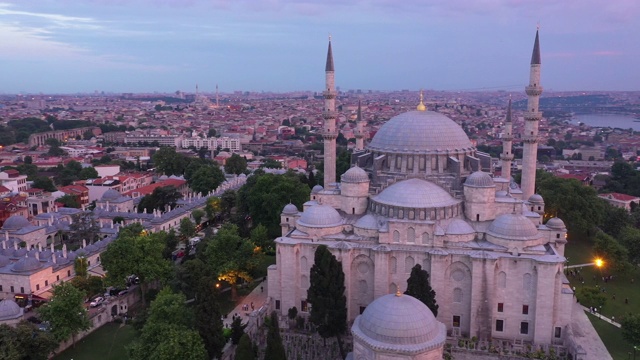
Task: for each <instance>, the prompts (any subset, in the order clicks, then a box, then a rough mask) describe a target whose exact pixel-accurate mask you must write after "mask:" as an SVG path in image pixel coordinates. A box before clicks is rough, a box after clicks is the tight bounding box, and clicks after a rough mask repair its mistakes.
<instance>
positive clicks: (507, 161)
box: [500, 97, 513, 180]
mask: <svg viewBox="0 0 640 360" xmlns="http://www.w3.org/2000/svg"><path fill="white" fill-rule="evenodd" d="M512 141H513V123H512V122H511V97H509V106H508V107H507V116H506V119H505V124H504V132H503V133H502V154H500V160H502V178H504V179H507V180H511V161H513V153H512V152H511V145H512Z"/></svg>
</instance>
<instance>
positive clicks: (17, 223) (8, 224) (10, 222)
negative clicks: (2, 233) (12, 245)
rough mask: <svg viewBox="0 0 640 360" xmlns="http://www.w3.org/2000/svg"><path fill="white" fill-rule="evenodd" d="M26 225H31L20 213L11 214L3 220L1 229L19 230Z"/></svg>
mask: <svg viewBox="0 0 640 360" xmlns="http://www.w3.org/2000/svg"><path fill="white" fill-rule="evenodd" d="M27 226H31V223H30V222H29V220H27V218H25V217H24V216H22V215H13V216H10V217H9V218H8V219H7V220H5V222H4V224H2V229H3V230H19V229H22V228H25V227H27Z"/></svg>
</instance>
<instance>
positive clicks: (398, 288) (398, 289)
mask: <svg viewBox="0 0 640 360" xmlns="http://www.w3.org/2000/svg"><path fill="white" fill-rule="evenodd" d="M396 289H397V290H396V296H402V293H401V292H400V285H397V286H396Z"/></svg>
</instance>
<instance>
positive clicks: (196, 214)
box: [191, 209, 205, 225]
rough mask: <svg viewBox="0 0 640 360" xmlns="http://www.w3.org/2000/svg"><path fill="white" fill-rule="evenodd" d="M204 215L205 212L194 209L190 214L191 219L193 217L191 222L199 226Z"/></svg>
mask: <svg viewBox="0 0 640 360" xmlns="http://www.w3.org/2000/svg"><path fill="white" fill-rule="evenodd" d="M204 215H205V212H204V211H203V210H201V209H195V210H193V211H192V212H191V217H193V220H194V221H195V222H196V225H200V223H201V222H202V218H203V217H204Z"/></svg>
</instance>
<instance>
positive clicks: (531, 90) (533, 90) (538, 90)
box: [524, 86, 543, 96]
mask: <svg viewBox="0 0 640 360" xmlns="http://www.w3.org/2000/svg"><path fill="white" fill-rule="evenodd" d="M542 90H543V89H542V86H525V88H524V92H525V93H526V94H527V95H534V96H540V94H542Z"/></svg>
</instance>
